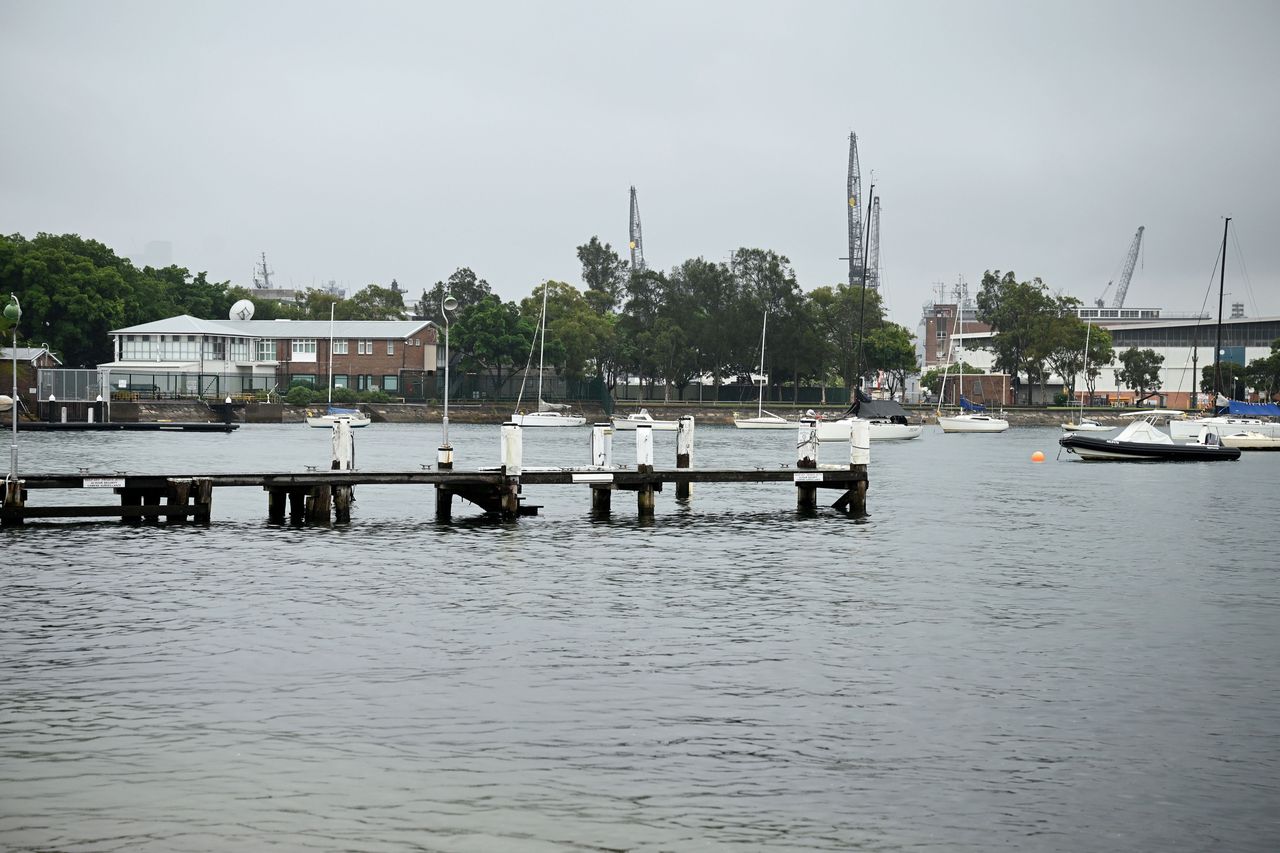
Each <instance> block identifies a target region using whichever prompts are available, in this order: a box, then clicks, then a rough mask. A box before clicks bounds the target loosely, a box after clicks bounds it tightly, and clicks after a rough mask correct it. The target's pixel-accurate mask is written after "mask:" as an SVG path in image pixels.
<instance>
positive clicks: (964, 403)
mask: <svg viewBox="0 0 1280 853" xmlns="http://www.w3.org/2000/svg"><path fill="white" fill-rule="evenodd" d="M960 408H961V409H963V410H964V411H966V412H985V411H986V410H987V407H986V406H984V405H982V404H981V403H970V402H969V401H968V399H966V398H965V397H961V398H960Z"/></svg>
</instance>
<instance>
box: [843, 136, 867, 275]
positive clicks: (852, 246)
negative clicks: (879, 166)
mask: <svg viewBox="0 0 1280 853" xmlns="http://www.w3.org/2000/svg"><path fill="white" fill-rule="evenodd" d="M845 198H846V199H847V200H848V202H849V286H850V287H853V286H854V285H856V284H859V283H861V281H862V276H863V273H864V272H865V264H864V262H863V256H862V208H861V207H860V205H861V204H862V173H861V171H860V170H859V168H858V134H856V133H850V134H849V184H848V190H847V192H846V195H845Z"/></svg>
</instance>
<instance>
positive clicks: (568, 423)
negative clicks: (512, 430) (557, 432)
mask: <svg viewBox="0 0 1280 853" xmlns="http://www.w3.org/2000/svg"><path fill="white" fill-rule="evenodd" d="M511 422H512V423H513V424H517V425H518V426H522V427H580V426H582V425H584V424H585V423H586V422H587V419H586V418H584V417H581V416H579V415H562V414H560V413H559V412H529V413H528V414H524V415H522V414H516V415H512V416H511Z"/></svg>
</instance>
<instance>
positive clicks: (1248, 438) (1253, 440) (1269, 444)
mask: <svg viewBox="0 0 1280 853" xmlns="http://www.w3.org/2000/svg"><path fill="white" fill-rule="evenodd" d="M1222 443H1223V444H1225V445H1226V446H1227V447H1238V448H1239V449H1241V450H1280V437H1277V436H1271V435H1263V434H1262V433H1260V432H1254V431H1253V430H1245V431H1243V432H1236V433H1231V434H1226V433H1223V434H1222Z"/></svg>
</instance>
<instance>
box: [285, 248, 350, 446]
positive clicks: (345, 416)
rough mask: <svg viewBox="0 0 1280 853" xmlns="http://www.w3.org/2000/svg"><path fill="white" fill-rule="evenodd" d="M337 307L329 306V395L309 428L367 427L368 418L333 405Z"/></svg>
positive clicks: (310, 420) (335, 304) (309, 422)
mask: <svg viewBox="0 0 1280 853" xmlns="http://www.w3.org/2000/svg"><path fill="white" fill-rule="evenodd" d="M263 268H264V269H265V268H266V262H265V261H264V262H263ZM336 307H337V303H336V302H335V303H333V304H331V305H330V306H329V394H328V397H327V399H326V404H325V405H326V408H325V413H324V414H323V415H308V416H307V426H310V427H321V428H326V427H332V426H333V425H334V424H336V423H337V422H338V421H345V422H346V423H348V424H350V425H351V426H352V427H363V426H368V425H369V416H368V415H366V414H365V413H364V412H362V411H360V410H359V409H344V408H340V407H338V406H335V405H333V311H334V309H335V308H336Z"/></svg>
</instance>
